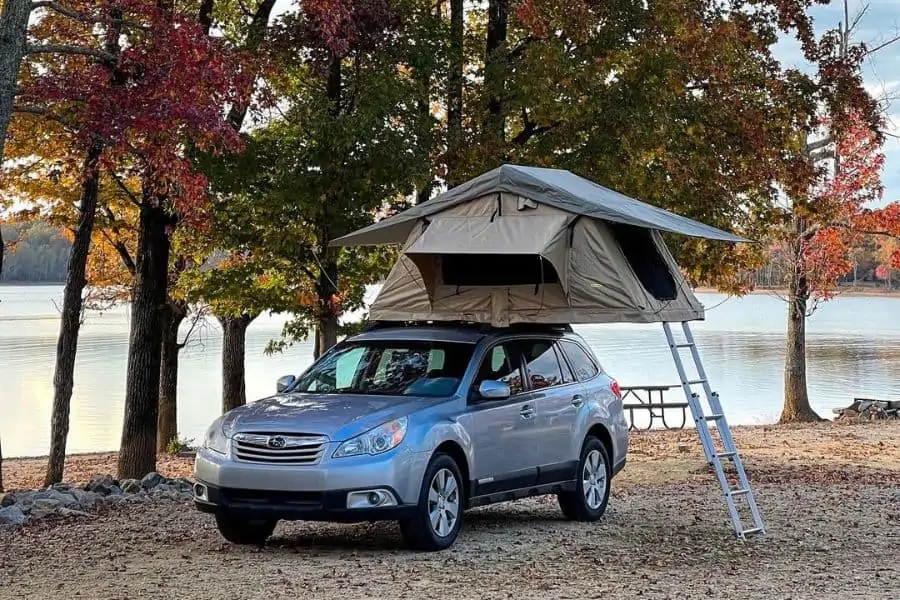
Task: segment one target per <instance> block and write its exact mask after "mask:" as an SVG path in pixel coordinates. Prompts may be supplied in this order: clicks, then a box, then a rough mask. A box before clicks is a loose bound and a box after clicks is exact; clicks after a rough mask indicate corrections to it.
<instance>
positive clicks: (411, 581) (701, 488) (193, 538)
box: [0, 425, 900, 600]
mask: <svg viewBox="0 0 900 600" xmlns="http://www.w3.org/2000/svg"><path fill="white" fill-rule="evenodd" d="M776 430H777V431H773V432H771V434H770V435H769V438H768V439H765V438H764V437H763V434H768V432H764V431H762V430H761V428H756V429H755V430H754V429H748V430H741V431H740V432H739V435H740V439H739V440H738V443H739V445H741V446H742V449H745V453H746V455H747V462H748V464H749V465H750V469H751V476H752V477H753V478H754V481H755V482H756V483H757V484H758V485H757V486H756V489H757V495H758V500H759V504H760V506H761V507H762V511H763V516H764V518H765V520H766V524H767V526H768V528H769V534H768V535H766V536H765V537H760V538H755V539H753V540H752V541H749V542H747V543H744V544H742V543H740V542H738V541H736V540H735V539H734V538H732V537H731V536H730V535H729V523H728V521H727V514H726V511H725V507H724V504H723V503H722V501H721V499H720V496H719V495H718V494H717V490H716V487H715V483H714V481H713V480H712V478H711V476H710V475H709V474H708V472H706V471H705V470H704V465H703V461H702V458H700V454H699V449H695V448H694V447H695V446H696V441H695V438H693V433H692V432H675V433H671V432H670V433H664V434H645V435H642V436H636V440H635V446H634V450H635V452H634V454H633V456H632V462H631V464H629V466H628V467H626V469H625V471H624V472H623V476H622V477H621V479H619V480H617V481H616V482H615V484H614V498H613V499H612V500H611V503H610V509H609V512H608V513H607V517H606V518H605V519H604V520H603V521H602V522H601V523H597V524H593V525H583V524H575V523H569V522H566V521H563V520H562V519H561V515H560V512H559V510H558V508H557V506H556V504H555V503H554V502H552V501H549V500H532V501H525V502H521V503H518V504H502V505H498V506H493V507H488V508H485V509H481V510H478V511H473V512H471V513H467V515H466V521H465V524H464V526H463V532H462V534H461V536H460V538H459V540H458V542H457V544H456V546H454V548H453V549H451V550H449V551H447V552H443V553H436V554H414V553H410V552H407V551H405V550H403V549H401V547H400V539H399V535H398V532H397V531H396V528H395V527H394V526H393V525H391V524H384V525H361V526H341V525H330V524H303V523H296V524H282V525H280V526H279V529H278V530H277V531H276V534H275V537H274V538H273V539H272V540H271V541H270V543H269V544H268V545H267V546H266V547H265V548H263V549H248V548H241V547H235V546H231V545H228V544H226V543H224V542H223V541H222V540H221V539H220V538H219V536H218V534H217V532H216V530H215V527H214V525H213V522H212V520H211V518H209V517H207V516H205V515H201V514H199V513H197V512H195V511H194V510H193V509H192V507H191V506H190V505H188V504H185V505H182V504H177V503H174V502H165V501H160V502H155V503H150V504H146V505H139V506H128V507H110V508H109V509H107V512H106V513H105V514H102V515H98V516H95V517H93V518H91V519H85V518H82V519H76V520H69V521H54V522H38V523H35V524H34V525H29V526H28V527H26V528H24V529H21V530H18V531H15V532H10V531H0V599H7V598H9V599H13V598H15V599H31V598H48V597H58V596H60V595H65V596H66V597H69V598H72V597H81V598H90V599H97V600H106V599H119V598H121V599H129V600H130V599H134V598H154V599H157V598H158V599H160V600H162V599H165V600H169V599H172V598H191V599H192V600H206V599H214V598H215V599H222V600H228V599H235V600H238V599H239V600H253V599H260V600H277V599H282V598H284V599H291V600H295V599H301V600H306V599H325V598H349V599H356V598H379V599H383V598H409V599H431V598H484V599H491V600H493V599H501V598H502V599H506V598H515V599H517V600H518V599H530V598H607V599H619V598H623V599H624V598H660V599H661V598H672V599H679V600H681V599H686V598H687V599H692V598H728V599H737V598H759V599H772V600H774V599H787V598H792V599H795V600H796V599H801V598H802V599H805V598H810V599H816V600H824V599H832V598H834V599H844V598H860V599H862V598H865V599H868V600H881V599H900V562H898V558H897V557H898V548H900V457H898V454H897V452H898V444H897V443H896V440H898V439H900V426H892V425H877V426H853V427H846V426H844V427H842V426H828V427H822V428H800V429H796V430H788V429H781V428H776ZM791 432H793V433H791ZM782 441H789V444H788V446H786V447H784V449H779V448H778V443H776V442H782ZM682 445H685V446H687V448H685V449H684V450H683V451H681V452H680V454H679V451H678V448H679V446H682ZM782 446H783V444H782ZM860 448H863V450H860ZM666 454H668V455H669V456H675V457H676V458H666V457H665V455H666ZM798 457H799V458H798ZM648 482H654V483H648Z"/></svg>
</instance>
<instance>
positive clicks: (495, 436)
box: [468, 342, 538, 496]
mask: <svg viewBox="0 0 900 600" xmlns="http://www.w3.org/2000/svg"><path fill="white" fill-rule="evenodd" d="M487 379H493V380H497V381H503V382H505V383H506V384H508V385H509V386H510V391H511V393H512V395H511V396H510V397H509V398H508V399H505V400H489V399H483V398H480V396H479V395H478V393H477V390H478V386H479V385H480V384H481V382H482V381H484V380H487ZM468 412H469V415H470V418H471V423H472V443H473V447H474V456H473V461H472V462H473V464H472V479H474V480H475V490H474V494H473V495H475V496H483V495H485V494H492V493H496V492H500V491H505V490H512V489H518V488H523V487H528V486H530V485H534V482H535V479H536V476H537V462H538V457H537V452H538V448H537V443H536V442H537V436H536V435H535V432H536V429H537V411H536V409H535V403H534V400H533V398H532V397H531V395H530V394H528V393H527V390H526V388H525V385H524V372H523V370H522V354H521V348H520V347H519V345H518V344H517V343H515V342H504V343H499V344H497V345H495V346H493V347H492V348H490V349H488V351H487V354H486V355H485V357H484V359H483V360H482V363H481V365H480V367H479V370H478V374H477V375H476V377H475V381H474V383H473V385H472V391H471V393H470V395H469V407H468Z"/></svg>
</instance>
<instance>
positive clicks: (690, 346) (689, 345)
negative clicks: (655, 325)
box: [672, 344, 694, 348]
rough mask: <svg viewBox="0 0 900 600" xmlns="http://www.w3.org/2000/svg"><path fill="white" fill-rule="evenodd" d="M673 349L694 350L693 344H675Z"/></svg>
mask: <svg viewBox="0 0 900 600" xmlns="http://www.w3.org/2000/svg"><path fill="white" fill-rule="evenodd" d="M672 347H673V348H693V347H694V345H693V344H674V345H673V346H672Z"/></svg>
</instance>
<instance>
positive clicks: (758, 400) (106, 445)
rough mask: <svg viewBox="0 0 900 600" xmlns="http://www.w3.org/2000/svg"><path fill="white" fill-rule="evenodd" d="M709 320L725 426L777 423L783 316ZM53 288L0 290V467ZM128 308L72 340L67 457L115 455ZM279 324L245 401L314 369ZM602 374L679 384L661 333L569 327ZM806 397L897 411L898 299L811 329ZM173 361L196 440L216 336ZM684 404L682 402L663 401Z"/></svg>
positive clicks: (848, 301)
mask: <svg viewBox="0 0 900 600" xmlns="http://www.w3.org/2000/svg"><path fill="white" fill-rule="evenodd" d="M698 297H699V298H700V300H701V302H703V303H704V305H705V306H707V308H708V313H707V320H706V321H705V322H701V323H696V324H694V325H693V327H692V329H693V332H694V335H695V338H696V340H697V343H698V345H699V348H700V352H701V355H702V357H703V360H704V365H705V366H706V369H707V372H708V374H709V377H710V380H711V382H712V385H713V388H714V389H715V390H717V391H718V392H719V394H720V396H721V398H722V403H723V405H724V407H725V411H726V414H727V416H728V417H729V420H730V422H731V423H732V424H752V423H764V422H772V421H775V420H777V418H778V415H779V413H780V409H781V401H782V368H783V361H784V337H785V328H786V307H785V304H784V303H783V302H782V301H781V300H779V299H777V298H774V297H771V296H767V295H752V296H748V297H745V298H732V299H728V300H726V298H725V296H721V295H719V294H699V295H698ZM61 299H62V286H0V436H2V442H3V450H4V454H5V455H6V456H33V455H43V454H46V453H47V451H48V449H49V429H50V411H51V407H52V405H53V364H54V358H55V352H56V335H57V332H58V328H59V315H58V311H57V309H56V305H55V304H54V303H56V304H59V303H61ZM128 318H129V313H128V310H127V308H126V307H122V308H117V309H115V310H113V311H111V312H106V313H103V314H90V315H89V316H88V318H87V321H86V323H85V325H84V326H83V328H82V331H81V338H80V343H79V350H78V359H77V363H76V372H75V391H74V397H73V399H72V415H71V429H70V434H69V442H68V450H69V451H70V452H91V451H105V450H112V449H115V448H116V447H118V444H119V437H120V432H121V426H122V413H123V400H124V395H125V364H126V357H127V352H128ZM285 320H286V318H285V317H282V316H271V317H263V318H260V319H258V320H257V321H256V322H254V323H253V324H252V325H251V326H250V329H249V330H248V332H247V396H248V398H249V399H255V398H260V397H263V396H265V395H267V394H270V393H272V392H273V391H274V387H275V380H276V379H277V378H278V377H279V376H281V375H284V374H288V373H299V372H300V371H301V370H303V369H304V368H305V367H307V366H308V365H309V364H310V362H311V361H312V346H311V344H308V343H305V344H296V345H294V346H293V347H292V348H289V349H288V350H286V351H285V352H284V354H281V355H276V356H271V357H270V356H266V355H265V354H264V353H263V349H264V348H265V346H266V343H267V342H268V341H269V340H270V339H273V338H277V337H278V336H279V334H280V331H281V326H282V324H283V323H284V321H285ZM576 329H577V331H578V332H579V333H581V334H582V335H584V336H585V338H586V339H587V340H588V342H589V343H590V344H591V345H592V346H593V348H594V350H595V352H596V353H597V355H598V356H599V358H600V360H601V362H602V364H603V367H604V368H605V369H606V370H607V371H608V372H609V373H610V374H612V375H613V376H614V377H616V378H617V379H618V380H619V382H620V383H621V384H622V385H623V386H629V385H642V384H659V385H667V384H677V382H678V377H677V374H676V371H675V367H674V365H673V363H672V358H671V355H670V354H669V350H668V347H667V346H666V343H665V337H664V335H663V332H662V328H661V326H659V325H646V326H645V325H594V326H580V327H576ZM808 329H809V334H808V335H809V337H808V342H809V354H808V360H809V373H808V378H809V392H810V396H811V400H812V405H813V408H814V409H816V410H817V411H818V412H819V414H821V415H822V416H827V417H831V416H832V415H831V409H832V408H837V407H842V406H846V405H848V404H849V403H850V402H851V401H852V399H853V398H854V397H863V396H866V397H875V398H889V399H900V298H889V297H868V298H865V297H843V298H838V299H836V300H834V301H832V302H829V303H827V304H825V305H823V306H822V307H821V308H820V309H819V311H818V312H816V314H815V315H814V316H813V317H812V319H810V322H809V328H808ZM199 333H200V335H199V336H198V338H197V339H196V341H194V342H193V343H192V344H191V345H189V346H188V347H187V348H185V350H183V351H182V355H181V367H180V377H179V385H178V394H179V414H178V429H179V432H180V433H181V434H182V435H183V436H186V437H188V438H195V439H200V438H201V437H202V435H203V432H204V430H205V429H206V427H207V425H208V424H209V423H210V422H211V421H212V420H213V419H215V417H216V416H217V415H218V413H219V407H220V389H221V387H220V377H221V366H220V349H221V332H220V331H219V329H218V327H217V326H216V324H215V322H214V321H213V322H211V323H209V324H208V325H207V326H205V327H204V328H202V329H201V330H200V332H199ZM667 397H669V398H671V399H673V400H683V396H682V395H681V391H680V390H679V389H673V390H672V391H671V392H669V394H668V396H667Z"/></svg>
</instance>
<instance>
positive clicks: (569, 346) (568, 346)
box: [562, 341, 600, 381]
mask: <svg viewBox="0 0 900 600" xmlns="http://www.w3.org/2000/svg"><path fill="white" fill-rule="evenodd" d="M562 348H563V352H564V353H565V355H566V358H567V359H569V364H570V365H572V370H573V371H574V372H575V377H577V378H578V381H586V380H588V379H592V378H594V377H596V376H597V373H599V372H600V369H599V368H598V367H597V363H595V362H594V361H593V359H591V357H590V356H589V355H588V353H587V352H585V350H584V348H582V347H581V346H579V345H578V344H576V343H574V342H566V341H564V342H562Z"/></svg>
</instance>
